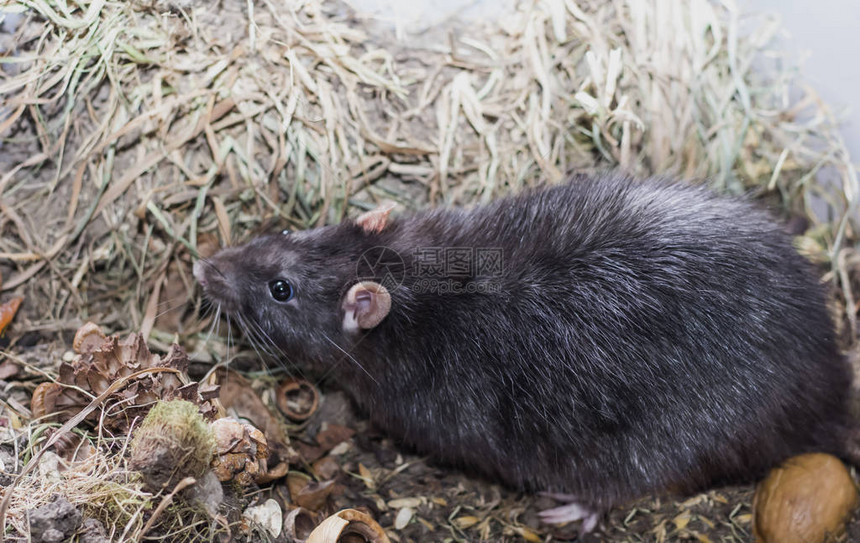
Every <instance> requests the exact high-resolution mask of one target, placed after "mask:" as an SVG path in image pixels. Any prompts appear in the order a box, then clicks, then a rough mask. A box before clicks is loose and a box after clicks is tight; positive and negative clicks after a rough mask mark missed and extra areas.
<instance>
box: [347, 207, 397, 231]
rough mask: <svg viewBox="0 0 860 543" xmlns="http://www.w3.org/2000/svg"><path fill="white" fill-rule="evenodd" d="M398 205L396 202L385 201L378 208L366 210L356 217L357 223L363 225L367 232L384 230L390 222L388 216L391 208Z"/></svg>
mask: <svg viewBox="0 0 860 543" xmlns="http://www.w3.org/2000/svg"><path fill="white" fill-rule="evenodd" d="M395 207H397V204H395V203H394V202H383V203H381V204H379V205H378V206H377V207H376V209H371V210H370V211H365V212H364V213H362V214H361V215H359V216H358V217H357V218H356V219H355V224H357V225H358V226H360V227H361V229H362V230H364V232H365V233H366V234H374V233H377V232H382V229H383V228H385V225H387V224H388V216H389V215H390V214H391V210H392V209H394V208H395Z"/></svg>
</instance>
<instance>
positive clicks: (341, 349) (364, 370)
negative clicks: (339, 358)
mask: <svg viewBox="0 0 860 543" xmlns="http://www.w3.org/2000/svg"><path fill="white" fill-rule="evenodd" d="M322 336H323V337H324V338H325V339H326V340H327V341H328V342H329V343H331V344H332V345H334V346H335V347H336V348H337V350H339V351H340V352H342V353H343V354H344V355H346V357H347V358H349V359H350V360H352V361H353V362H354V363H355V365H356V366H358V367H359V369H361V371H363V372H364V373H366V374H367V376H368V377H370V380H371V381H373V382H374V383H376V386H379V381H377V380H376V378H374V377H373V375H371V374H370V372H368V371H367V370H366V369H364V366H362V365H361V363H360V362H359V361H358V360H356V359H355V357H354V356H352V355H351V354H349V353H348V352H346V351H345V350H344V349H343V347H341V346H340V345H338V344H337V343H335V342H334V341H333V340H332V339H331V338H330V337H328V335H326V334H322Z"/></svg>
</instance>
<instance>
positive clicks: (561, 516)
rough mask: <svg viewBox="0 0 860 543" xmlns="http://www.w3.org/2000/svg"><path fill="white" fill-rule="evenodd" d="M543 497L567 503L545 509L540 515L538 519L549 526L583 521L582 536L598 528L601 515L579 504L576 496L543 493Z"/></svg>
mask: <svg viewBox="0 0 860 543" xmlns="http://www.w3.org/2000/svg"><path fill="white" fill-rule="evenodd" d="M541 495H543V496H547V497H550V498H552V499H554V500H558V501H567V502H570V503H567V504H565V505H561V506H559V507H553V508H552V509H544V510H543V511H541V512H540V513H538V517H540V519H541V520H542V521H543V522H546V523H547V524H564V523H566V522H576V521H582V524H581V525H580V527H579V533H580V534H587V533H589V532H591V531H593V530H594V529H595V528H597V523H598V522H599V521H600V513H599V512H598V511H595V510H593V509H591V508H589V507H586V506H584V505H581V504H579V503H577V502H576V501H573V500H575V499H576V498H575V497H574V496H571V495H570V494H554V493H549V492H542V493H541Z"/></svg>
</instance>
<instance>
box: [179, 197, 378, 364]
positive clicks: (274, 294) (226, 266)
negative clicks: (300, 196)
mask: <svg viewBox="0 0 860 543" xmlns="http://www.w3.org/2000/svg"><path fill="white" fill-rule="evenodd" d="M389 212H390V208H380V209H377V210H374V211H372V212H368V213H366V214H365V215H362V216H361V217H359V218H358V219H357V220H356V221H355V222H354V223H352V224H346V225H342V226H332V227H325V228H318V229H315V230H310V231H306V232H298V233H290V232H288V231H284V232H282V233H279V234H268V235H264V236H260V237H258V238H255V239H253V240H252V241H250V242H249V243H246V244H245V245H241V246H239V247H230V248H227V249H223V250H222V251H220V252H219V253H217V254H215V255H214V256H213V257H211V258H208V259H201V260H199V261H197V262H195V263H194V277H195V278H196V279H197V281H198V282H199V283H200V285H201V286H202V287H203V290H204V292H205V294H206V297H207V298H208V299H209V300H210V301H211V303H212V304H213V305H214V306H216V307H218V308H220V310H221V311H224V312H225V313H227V314H228V315H230V316H232V317H233V318H234V319H235V320H236V321H237V322H238V323H239V325H240V326H241V327H242V328H243V329H245V331H246V333H247V334H248V335H249V336H250V339H252V340H253V341H258V342H261V343H274V344H275V345H276V346H277V347H278V348H280V349H282V350H284V351H285V352H286V353H287V354H290V355H293V356H297V357H299V358H320V357H325V356H326V354H327V353H330V352H331V350H332V349H337V347H336V346H335V345H334V344H335V343H337V344H338V345H340V344H343V343H344V341H343V338H344V337H346V338H347V339H349V338H350V337H354V336H355V335H356V334H360V333H362V332H363V331H366V330H370V329H372V328H374V327H375V326H376V325H378V324H379V323H380V322H382V320H383V319H384V318H385V317H386V316H387V314H388V311H389V309H390V296H389V294H388V291H387V290H386V289H385V288H384V287H382V286H381V285H379V284H378V283H375V282H372V281H360V282H359V281H358V280H357V278H356V274H355V270H356V266H355V261H356V256H357V255H358V254H360V252H361V248H362V246H363V245H364V240H363V238H364V237H365V236H367V235H369V234H373V233H374V232H378V231H379V230H380V229H381V228H383V227H384V225H385V221H386V219H387V215H388V213H389Z"/></svg>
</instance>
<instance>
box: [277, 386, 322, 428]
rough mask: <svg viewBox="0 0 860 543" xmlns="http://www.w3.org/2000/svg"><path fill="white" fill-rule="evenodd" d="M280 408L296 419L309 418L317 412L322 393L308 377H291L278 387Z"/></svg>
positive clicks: (285, 413) (290, 417) (292, 418)
mask: <svg viewBox="0 0 860 543" xmlns="http://www.w3.org/2000/svg"><path fill="white" fill-rule="evenodd" d="M277 402H278V409H280V410H281V412H282V413H283V414H284V415H286V416H287V417H288V418H289V419H291V420H294V421H298V422H301V421H304V420H307V419H309V418H310V417H311V415H313V414H314V413H316V411H317V408H318V407H319V404H320V393H319V391H318V390H317V388H316V387H315V386H314V385H313V384H311V383H310V381H308V380H306V379H300V378H297V377H290V378H288V379H285V380H284V381H283V382H282V383H281V385H280V386H279V387H278V395H277Z"/></svg>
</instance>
